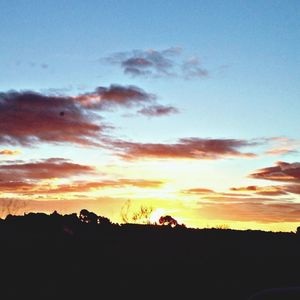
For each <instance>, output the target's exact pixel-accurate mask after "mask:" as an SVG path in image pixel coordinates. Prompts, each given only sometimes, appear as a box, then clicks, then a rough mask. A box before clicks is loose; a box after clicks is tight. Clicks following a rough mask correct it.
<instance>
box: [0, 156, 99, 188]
mask: <svg viewBox="0 0 300 300" xmlns="http://www.w3.org/2000/svg"><path fill="white" fill-rule="evenodd" d="M94 172H95V169H94V167H91V166H86V165H81V164H75V163H72V162H71V161H69V160H66V159H62V158H49V159H44V160H38V161H32V162H22V161H21V162H20V161H17V162H15V163H6V164H1V165H0V182H2V183H3V182H8V183H9V184H11V185H13V184H16V185H18V184H22V183H24V182H30V181H32V180H33V181H36V180H43V179H52V178H67V177H72V176H78V175H82V174H93V173H94Z"/></svg>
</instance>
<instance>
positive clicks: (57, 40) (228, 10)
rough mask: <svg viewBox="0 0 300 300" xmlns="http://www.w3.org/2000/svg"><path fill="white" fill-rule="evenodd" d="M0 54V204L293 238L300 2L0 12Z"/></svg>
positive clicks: (299, 135) (53, 5) (299, 211)
mask: <svg viewBox="0 0 300 300" xmlns="http://www.w3.org/2000/svg"><path fill="white" fill-rule="evenodd" d="M0 41H1V42H0V205H5V203H6V201H8V200H18V201H21V202H22V200H25V201H26V205H25V206H24V209H25V210H26V211H43V212H47V213H51V212H53V211H54V210H57V211H59V212H61V213H71V212H79V211H80V209H82V208H87V209H89V210H93V211H94V212H96V213H98V214H100V215H103V216H106V217H109V218H110V219H111V220H112V221H113V222H121V218H120V211H121V208H122V206H124V204H125V203H126V201H128V200H130V201H131V205H132V209H133V210H134V209H136V208H138V207H140V206H141V205H145V206H151V207H153V208H154V210H155V211H156V214H158V212H159V214H169V215H172V216H173V217H174V218H176V219H177V220H178V221H179V223H185V224H186V225H187V226H189V227H200V228H202V227H213V226H219V225H222V224H226V225H228V226H229V227H230V228H236V229H262V230H274V231H294V230H295V229H296V227H297V226H299V225H300V157H299V150H300V118H299V113H300V84H299V79H300V71H299V70H300V68H299V66H300V2H299V1H297V0H295V1H293V0H288V1H275V0H274V1H211V0H210V1H192V0H189V1H175V0H173V1H158V0H157V1H156V0H153V1H146V0H145V1H144V0H140V1H128V0H126V1H125V0H124V1H123V0H118V1H79V0H78V1H75V0H73V1H50V0H45V1H33V0H32V1H17V0H11V1H5V0H2V1H1V0H0ZM21 202H20V203H21ZM22 203H23V202H22Z"/></svg>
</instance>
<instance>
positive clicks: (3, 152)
mask: <svg viewBox="0 0 300 300" xmlns="http://www.w3.org/2000/svg"><path fill="white" fill-rule="evenodd" d="M20 153H21V152H20V151H19V150H10V149H3V150H0V155H18V154H20Z"/></svg>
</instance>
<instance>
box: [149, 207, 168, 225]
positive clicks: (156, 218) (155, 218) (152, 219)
mask: <svg viewBox="0 0 300 300" xmlns="http://www.w3.org/2000/svg"><path fill="white" fill-rule="evenodd" d="M164 214H165V210H164V209H162V208H157V209H155V210H154V211H153V212H152V214H151V215H150V218H149V220H150V223H151V224H158V223H159V218H160V217H161V216H163V215H164Z"/></svg>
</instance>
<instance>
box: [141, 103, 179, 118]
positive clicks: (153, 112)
mask: <svg viewBox="0 0 300 300" xmlns="http://www.w3.org/2000/svg"><path fill="white" fill-rule="evenodd" d="M178 112H179V111H178V109H177V108H175V107H173V106H164V105H152V106H148V107H144V108H142V109H140V110H139V111H138V113H139V114H142V115H145V116H149V117H160V116H165V115H170V114H175V113H178Z"/></svg>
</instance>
